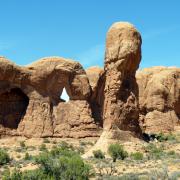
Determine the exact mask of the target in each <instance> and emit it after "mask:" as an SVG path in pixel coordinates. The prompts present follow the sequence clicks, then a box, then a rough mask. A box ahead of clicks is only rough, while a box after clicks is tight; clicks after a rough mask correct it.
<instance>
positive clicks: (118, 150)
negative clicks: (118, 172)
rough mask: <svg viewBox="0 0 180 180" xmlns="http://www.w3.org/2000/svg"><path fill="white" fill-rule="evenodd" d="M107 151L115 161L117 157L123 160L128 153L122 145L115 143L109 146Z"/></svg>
mask: <svg viewBox="0 0 180 180" xmlns="http://www.w3.org/2000/svg"><path fill="white" fill-rule="evenodd" d="M108 153H109V155H110V156H111V157H112V158H113V162H115V161H116V160H117V159H121V160H124V159H125V158H126V157H128V153H127V151H125V150H124V147H123V146H122V145H120V144H117V143H116V144H111V145H110V146H109V148H108Z"/></svg>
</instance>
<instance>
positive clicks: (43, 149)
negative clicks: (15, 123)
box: [39, 144, 47, 151]
mask: <svg viewBox="0 0 180 180" xmlns="http://www.w3.org/2000/svg"><path fill="white" fill-rule="evenodd" d="M39 150H40V151H47V147H46V145H45V144H41V146H40V147H39Z"/></svg>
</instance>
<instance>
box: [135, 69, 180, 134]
mask: <svg viewBox="0 0 180 180" xmlns="http://www.w3.org/2000/svg"><path fill="white" fill-rule="evenodd" d="M136 79H137V82H138V87H139V107H140V118H139V120H140V125H141V128H142V130H143V131H144V132H145V133H146V134H156V133H159V132H164V133H166V132H171V131H174V130H175V129H176V126H178V125H179V124H180V68H176V67H152V68H145V69H143V70H139V71H138V72H137V73H136Z"/></svg>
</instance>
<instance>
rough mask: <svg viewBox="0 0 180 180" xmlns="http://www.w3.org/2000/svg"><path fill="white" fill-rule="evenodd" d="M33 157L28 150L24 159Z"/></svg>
mask: <svg viewBox="0 0 180 180" xmlns="http://www.w3.org/2000/svg"><path fill="white" fill-rule="evenodd" d="M31 159H32V156H31V155H30V154H29V153H28V152H26V154H25V156H24V160H31Z"/></svg>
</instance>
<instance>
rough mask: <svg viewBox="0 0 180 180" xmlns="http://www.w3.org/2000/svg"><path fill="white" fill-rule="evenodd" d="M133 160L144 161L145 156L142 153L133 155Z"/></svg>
mask: <svg viewBox="0 0 180 180" xmlns="http://www.w3.org/2000/svg"><path fill="white" fill-rule="evenodd" d="M131 158H132V159H134V160H142V159H143V154H142V153H141V152H135V153H131Z"/></svg>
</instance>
